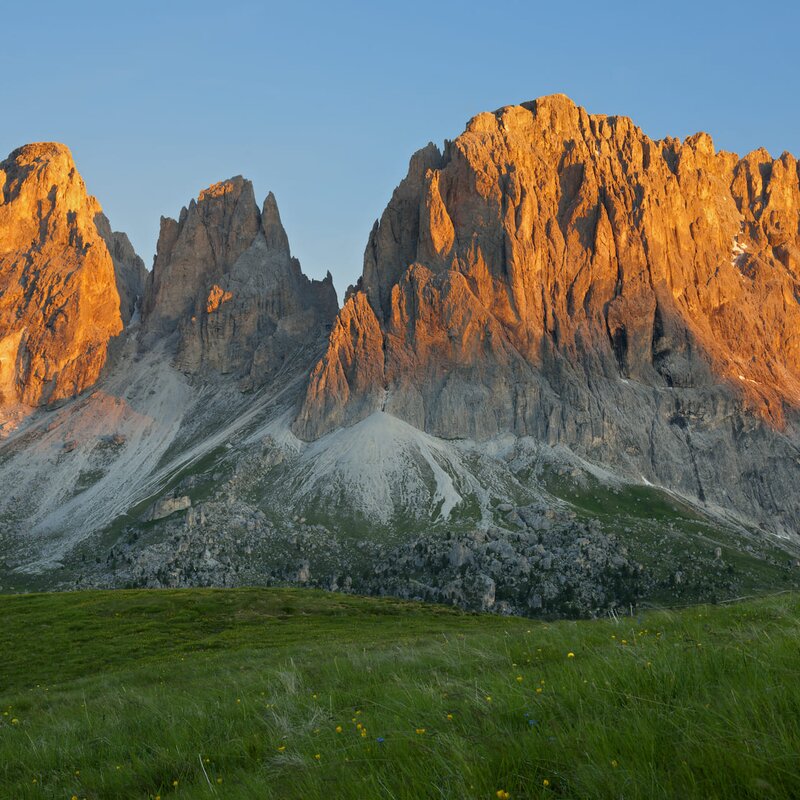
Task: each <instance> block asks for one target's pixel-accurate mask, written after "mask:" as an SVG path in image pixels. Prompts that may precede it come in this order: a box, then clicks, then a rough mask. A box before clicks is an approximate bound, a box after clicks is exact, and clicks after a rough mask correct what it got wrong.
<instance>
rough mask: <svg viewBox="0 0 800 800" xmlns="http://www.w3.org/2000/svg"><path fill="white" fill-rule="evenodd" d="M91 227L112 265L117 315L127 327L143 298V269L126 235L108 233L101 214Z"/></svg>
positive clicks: (145, 274) (144, 271) (103, 215)
mask: <svg viewBox="0 0 800 800" xmlns="http://www.w3.org/2000/svg"><path fill="white" fill-rule="evenodd" d="M95 224H96V225H97V230H98V231H99V233H100V235H101V236H102V237H103V241H104V242H105V243H106V247H107V248H108V252H109V253H110V254H111V260H112V261H113V262H114V277H115V278H116V282H117V292H119V313H120V316H121V317H122V322H123V324H124V325H128V323H129V322H130V321H131V319H132V317H133V315H134V312H135V311H136V310H137V308H139V307H140V306H141V303H142V300H143V298H144V287H145V284H146V283H147V268H146V267H145V265H144V261H142V259H141V258H139V256H138V255H137V254H136V251H135V250H134V249H133V245H132V244H131V242H130V239H128V235H127V234H126V233H122V232H121V231H112V230H111V225H110V223H109V221H108V217H106V215H105V214H98V215H97V216H96V217H95Z"/></svg>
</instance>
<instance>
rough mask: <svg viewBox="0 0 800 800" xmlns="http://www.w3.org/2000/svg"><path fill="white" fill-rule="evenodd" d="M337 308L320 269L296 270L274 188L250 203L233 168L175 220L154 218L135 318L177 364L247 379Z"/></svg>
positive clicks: (291, 349) (270, 366)
mask: <svg viewBox="0 0 800 800" xmlns="http://www.w3.org/2000/svg"><path fill="white" fill-rule="evenodd" d="M337 310H338V302H337V299H336V292H335V291H334V288H333V280H332V278H331V276H330V273H328V276H327V277H326V279H325V280H324V281H312V280H309V279H308V278H307V277H306V276H305V275H304V274H303V273H302V271H301V269H300V262H299V261H297V259H296V258H293V257H292V255H291V252H290V249H289V240H288V238H287V236H286V231H285V230H284V228H283V225H282V224H281V219H280V214H279V212H278V205H277V203H276V201H275V197H274V195H273V194H272V193H271V192H270V193H269V194H268V195H267V198H266V199H265V200H264V205H263V208H262V209H261V210H260V211H259V208H258V206H257V205H256V201H255V196H254V194H253V185H252V184H251V183H250V181H247V180H245V179H244V178H242V177H241V176H237V177H235V178H232V179H230V180H227V181H222V182H220V183H216V184H214V185H213V186H210V187H209V188H208V189H206V190H204V191H202V192H200V195H199V197H198V199H197V201H194V200H192V201H191V203H190V204H189V207H188V208H184V209H182V210H181V213H180V216H179V218H178V220H177V221H176V220H174V219H168V218H163V217H162V219H161V233H160V235H159V239H158V247H157V255H156V259H155V263H154V264H153V271H152V273H151V274H150V280H149V282H148V284H147V290H146V295H145V302H144V314H143V325H144V329H145V332H146V334H147V335H146V337H145V338H146V340H147V341H152V340H154V338H160V337H163V336H165V335H166V336H172V335H174V336H175V337H176V339H177V356H176V362H177V364H178V366H179V368H180V369H181V370H183V371H185V372H187V373H192V374H198V373H204V372H206V371H208V370H214V371H216V372H219V373H223V374H232V375H234V376H236V377H237V378H239V379H240V380H241V382H242V386H243V387H248V388H253V387H254V386H257V385H260V384H263V383H264V381H265V380H266V379H267V378H268V377H269V376H271V375H274V374H275V373H276V372H277V371H278V370H280V369H281V367H282V366H283V364H284V363H285V362H286V361H287V359H291V358H292V357H293V356H295V355H296V354H297V351H298V348H302V347H303V346H305V345H307V344H308V343H309V342H310V341H314V340H315V339H316V338H317V337H318V336H319V333H320V331H323V332H324V331H327V330H328V329H329V328H330V325H331V322H332V320H333V318H334V317H335V315H336V312H337Z"/></svg>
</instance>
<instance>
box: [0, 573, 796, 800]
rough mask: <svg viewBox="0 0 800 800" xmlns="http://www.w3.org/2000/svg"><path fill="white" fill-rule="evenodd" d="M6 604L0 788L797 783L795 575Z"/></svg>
mask: <svg viewBox="0 0 800 800" xmlns="http://www.w3.org/2000/svg"><path fill="white" fill-rule="evenodd" d="M0 614H2V627H1V628H0V647H2V661H0V714H2V715H1V716H0V797H1V798H14V800H20V799H22V798H65V799H66V800H69V798H72V797H73V796H74V797H77V798H87V800H94V799H95V798H98V799H99V798H113V799H116V798H155V797H160V798H162V799H163V800H166V798H220V799H222V798H225V800H227V799H228V798H231V799H233V800H235V799H236V798H247V800H252V799H253V798H259V799H260V798H281V799H282V800H283V799H289V798H303V799H304V800H313V798H326V799H327V800H340V799H341V800H347V799H348V798H354V799H355V798H358V800H364V799H369V800H372V799H373V798H439V799H441V798H454V799H456V800H460V799H461V798H486V799H487V800H491V798H497V797H501V798H502V797H509V798H513V799H514V800H516V799H517V798H532V797H559V798H620V797H624V798H626V800H628V799H630V798H647V800H653V799H654V798H667V797H670V798H672V797H676V798H689V797H698V798H726V800H727V799H729V798H796V797H798V796H800V759H798V753H800V681H799V680H798V665H799V664H800V595H798V594H796V593H787V594H782V595H777V596H773V597H771V598H765V599H760V600H756V601H752V602H745V603H741V604H736V605H730V606H716V607H708V606H703V607H694V608H689V609H686V610H682V611H677V612H670V611H663V612H648V613H646V614H644V615H642V616H640V617H635V618H630V617H628V618H620V619H607V620H601V621H585V622H566V621H564V622H556V623H542V622H531V621H529V620H524V619H518V618H500V617H491V616H477V615H468V614H462V613H459V612H455V611H452V610H450V609H445V608H441V607H435V606H423V605H418V604H409V603H401V602H397V601H387V600H375V599H362V598H357V597H351V596H342V595H331V594H324V593H321V592H313V591H303V590H269V589H260V590H220V591H214V590H186V591H159V592H155V591H129V592H87V593H75V594H51V595H27V596H2V597H0Z"/></svg>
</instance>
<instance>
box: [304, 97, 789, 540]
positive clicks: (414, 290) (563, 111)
mask: <svg viewBox="0 0 800 800" xmlns="http://www.w3.org/2000/svg"><path fill="white" fill-rule="evenodd" d="M798 220H800V186H799V178H798V164H797V161H796V160H795V159H794V158H793V157H792V156H791V155H789V154H788V153H787V154H784V155H783V156H781V157H780V158H779V159H773V158H771V157H770V156H769V154H768V153H767V152H766V151H764V150H758V151H756V152H753V153H750V154H749V155H747V156H746V157H744V158H738V157H737V156H735V155H733V154H731V153H726V152H717V151H716V150H715V149H714V145H713V143H712V141H711V138H710V137H709V136H708V135H706V134H702V133H701V134H697V135H695V136H692V137H690V138H688V139H686V141H684V142H680V141H678V140H677V139H664V140H662V141H654V140H652V139H650V138H648V137H647V136H646V135H645V134H644V133H642V131H641V130H640V129H639V128H637V127H636V126H635V125H634V124H633V123H632V122H631V120H629V119H627V118H626V117H612V116H602V115H591V114H588V113H587V112H586V111H585V110H583V109H582V108H579V107H578V106H576V105H575V104H574V103H573V102H572V101H571V100H569V99H568V98H566V97H564V96H563V95H556V96H552V97H544V98H541V99H539V100H535V101H533V102H530V103H524V104H522V105H518V106H508V107H505V108H502V109H500V110H498V111H496V112H494V113H484V114H479V115H478V116H476V117H474V118H473V119H472V120H470V122H469V123H468V125H467V128H466V130H465V132H464V133H463V134H461V135H460V136H459V137H458V138H457V139H455V140H454V141H452V142H447V143H446V144H445V147H444V152H440V151H439V150H438V148H436V147H435V146H434V145H432V144H431V145H428V146H427V147H425V148H423V149H422V150H420V151H419V152H418V153H416V154H415V155H414V156H413V157H412V159H411V164H410V167H409V171H408V175H407V177H406V178H405V179H404V180H403V181H402V183H401V184H400V186H399V187H398V188H397V189H396V190H395V192H394V195H393V196H392V199H391V201H390V203H389V205H388V207H387V208H386V210H385V211H384V213H383V215H382V216H381V219H380V221H379V222H377V223H376V224H375V227H374V229H373V231H372V233H371V235H370V238H369V243H368V244H367V248H366V253H365V256H364V270H363V275H362V277H361V279H360V280H359V283H358V285H357V287H356V288H355V289H354V290H353V291H351V293H350V294H349V296H348V298H347V300H346V302H345V305H344V308H343V309H342V311H341V312H340V314H339V318H338V320H337V322H336V324H335V326H334V329H333V331H332V334H331V337H330V342H329V346H328V351H327V353H326V354H325V356H324V357H323V359H322V360H321V361H320V362H319V363H318V364H317V366H316V367H315V368H314V371H313V372H312V375H311V378H310V381H309V385H308V388H307V391H306V396H305V400H304V404H303V406H302V409H301V410H300V413H299V415H298V417H297V419H296V421H295V423H294V430H295V432H296V433H297V434H298V435H299V436H301V437H303V438H305V439H315V438H318V437H320V436H322V435H324V434H326V433H328V432H330V431H332V430H334V429H336V428H337V427H339V426H342V425H344V426H349V425H353V424H354V423H356V422H358V421H359V420H361V419H364V418H365V417H367V416H369V415H370V414H372V413H374V412H376V411H386V412H387V413H389V414H392V415H394V416H397V417H399V418H401V419H403V420H405V421H407V422H409V423H410V424H412V425H413V426H415V427H417V428H420V429H421V430H424V431H426V432H428V433H432V434H434V435H436V436H439V437H443V438H446V439H464V438H470V439H477V440H485V439H488V438H490V437H493V436H497V435H501V434H507V433H511V434H514V435H516V436H522V437H525V436H531V437H534V438H535V439H537V440H539V441H542V442H546V443H548V444H550V445H553V446H558V445H564V446H567V447H569V448H570V449H572V450H573V451H575V452H577V453H580V454H581V455H582V456H584V457H587V458H590V459H592V460H593V461H596V462H599V463H603V464H606V465H609V466H612V467H614V468H616V469H623V470H624V471H625V472H627V473H628V474H630V475H642V476H645V477H646V478H647V479H648V480H650V481H652V482H653V483H659V484H661V485H666V486H670V487H672V488H674V489H676V490H679V491H681V492H683V493H687V494H690V495H691V496H694V497H696V498H699V499H701V500H709V501H712V502H715V503H718V504H719V505H720V506H722V507H726V508H727V507H730V506H731V505H733V506H734V507H736V508H738V509H739V510H741V511H745V512H754V513H755V514H756V515H757V516H760V514H761V512H763V511H764V510H765V509H766V510H767V515H768V516H770V517H772V518H773V522H778V524H779V525H785V526H786V527H787V528H789V529H792V528H794V527H795V526H796V524H797V523H798V521H800V504H799V503H798V499H797V494H796V492H795V491H794V489H793V486H794V485H795V484H796V480H797V479H798V478H799V477H800V474H798V466H797V461H796V454H797V449H796V434H795V431H796V427H795V426H796V423H797V419H798V408H800V303H798V299H800V226H798ZM731 473H732V474H731ZM766 475H770V478H769V487H767V486H765V485H764V484H763V483H762V481H763V480H764V479H765V476H766Z"/></svg>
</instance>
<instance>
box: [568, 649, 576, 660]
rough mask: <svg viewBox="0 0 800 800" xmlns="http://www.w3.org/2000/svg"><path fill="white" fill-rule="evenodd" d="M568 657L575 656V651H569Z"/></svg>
mask: <svg viewBox="0 0 800 800" xmlns="http://www.w3.org/2000/svg"><path fill="white" fill-rule="evenodd" d="M567 658H575V653H573V652H572V651H571V650H570V652H569V653H567Z"/></svg>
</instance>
